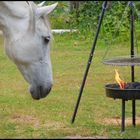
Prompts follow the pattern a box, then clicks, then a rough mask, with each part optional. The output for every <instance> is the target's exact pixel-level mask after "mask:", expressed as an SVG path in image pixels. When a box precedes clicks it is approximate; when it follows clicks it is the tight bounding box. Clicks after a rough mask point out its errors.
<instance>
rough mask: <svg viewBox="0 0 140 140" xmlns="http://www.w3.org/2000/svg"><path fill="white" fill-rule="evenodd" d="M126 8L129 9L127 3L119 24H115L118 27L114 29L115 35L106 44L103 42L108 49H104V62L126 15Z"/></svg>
mask: <svg viewBox="0 0 140 140" xmlns="http://www.w3.org/2000/svg"><path fill="white" fill-rule="evenodd" d="M128 7H129V2H128V3H127V6H126V7H125V10H124V12H123V14H122V18H121V20H120V22H119V24H117V25H118V26H117V29H116V31H115V33H114V34H113V35H112V41H110V42H107V41H106V40H104V41H105V42H106V43H107V44H108V45H107V47H108V48H107V49H106V51H105V54H104V56H103V58H102V60H104V58H105V57H106V55H107V53H108V51H109V49H110V46H111V44H112V43H113V42H114V40H115V38H116V35H117V33H118V31H119V29H120V27H121V24H122V21H123V19H124V17H125V15H126V13H127V10H128Z"/></svg>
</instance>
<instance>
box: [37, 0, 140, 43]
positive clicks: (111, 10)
mask: <svg viewBox="0 0 140 140" xmlns="http://www.w3.org/2000/svg"><path fill="white" fill-rule="evenodd" d="M39 2H41V1H37V3H39ZM55 2H56V1H46V3H45V4H46V5H49V4H52V3H55ZM134 3H135V5H136V8H137V13H138V14H139V12H138V11H139V9H140V2H134ZM102 4H103V1H81V2H80V6H79V8H78V10H77V9H73V10H72V11H71V10H70V2H69V1H59V2H58V6H57V8H56V9H55V10H54V11H53V12H52V13H51V14H50V15H49V18H50V22H51V25H52V28H53V29H66V28H70V29H78V30H79V33H80V35H81V36H84V37H85V38H88V37H89V36H91V35H93V34H95V31H96V28H97V22H98V19H99V17H100V14H101V10H102ZM127 5H128V1H112V3H111V2H109V7H108V8H107V10H106V12H105V16H104V19H103V23H102V27H101V32H100V37H101V38H103V39H105V40H113V39H114V38H115V39H118V40H121V41H126V40H128V39H129V38H130V17H129V10H130V8H129V6H127ZM135 11H136V10H135ZM77 13H78V14H77ZM135 19H136V21H135V23H136V24H137V25H136V26H138V24H139V23H138V19H139V20H140V16H139V18H138V17H137V15H136V13H135ZM138 30H139V28H138Z"/></svg>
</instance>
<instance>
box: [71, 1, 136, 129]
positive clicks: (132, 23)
mask: <svg viewBox="0 0 140 140" xmlns="http://www.w3.org/2000/svg"><path fill="white" fill-rule="evenodd" d="M129 5H130V20H131V31H130V36H131V52H130V53H131V58H133V57H134V13H133V3H132V1H130V2H129ZM106 8H107V1H105V2H104V3H103V6H102V12H101V16H100V18H99V21H98V27H97V31H96V35H95V39H94V42H93V46H92V48H91V52H90V55H89V59H88V62H87V67H86V71H85V74H84V77H83V81H82V84H81V88H80V92H79V96H78V100H77V104H76V106H75V110H74V114H73V116H72V121H71V122H72V123H74V121H75V117H76V114H77V111H78V107H79V104H80V100H81V97H82V93H83V89H84V86H85V82H86V78H87V76H88V71H89V68H90V65H91V62H92V58H93V56H94V51H95V47H96V43H97V39H98V36H99V32H100V28H101V24H102V21H103V18H104V14H105V10H106ZM131 81H132V82H134V81H135V71H134V66H131ZM123 107H124V108H125V106H123ZM124 108H123V110H124ZM135 114H136V113H135V100H132V115H133V118H132V122H133V126H135ZM122 117H123V119H122V120H123V121H122V131H124V128H125V123H124V117H125V114H124V111H123V114H122Z"/></svg>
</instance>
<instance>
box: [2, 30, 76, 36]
mask: <svg viewBox="0 0 140 140" xmlns="http://www.w3.org/2000/svg"><path fill="white" fill-rule="evenodd" d="M76 31H77V30H74V29H72V30H71V29H53V30H52V33H58V34H62V33H65V32H76ZM0 35H2V31H0Z"/></svg>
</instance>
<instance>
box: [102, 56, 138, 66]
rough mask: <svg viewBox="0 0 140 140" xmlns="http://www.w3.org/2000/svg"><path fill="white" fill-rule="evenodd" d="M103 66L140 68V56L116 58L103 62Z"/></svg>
mask: <svg viewBox="0 0 140 140" xmlns="http://www.w3.org/2000/svg"><path fill="white" fill-rule="evenodd" d="M103 64H106V65H114V66H140V56H133V57H131V56H127V57H116V58H112V59H109V60H103Z"/></svg>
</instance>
